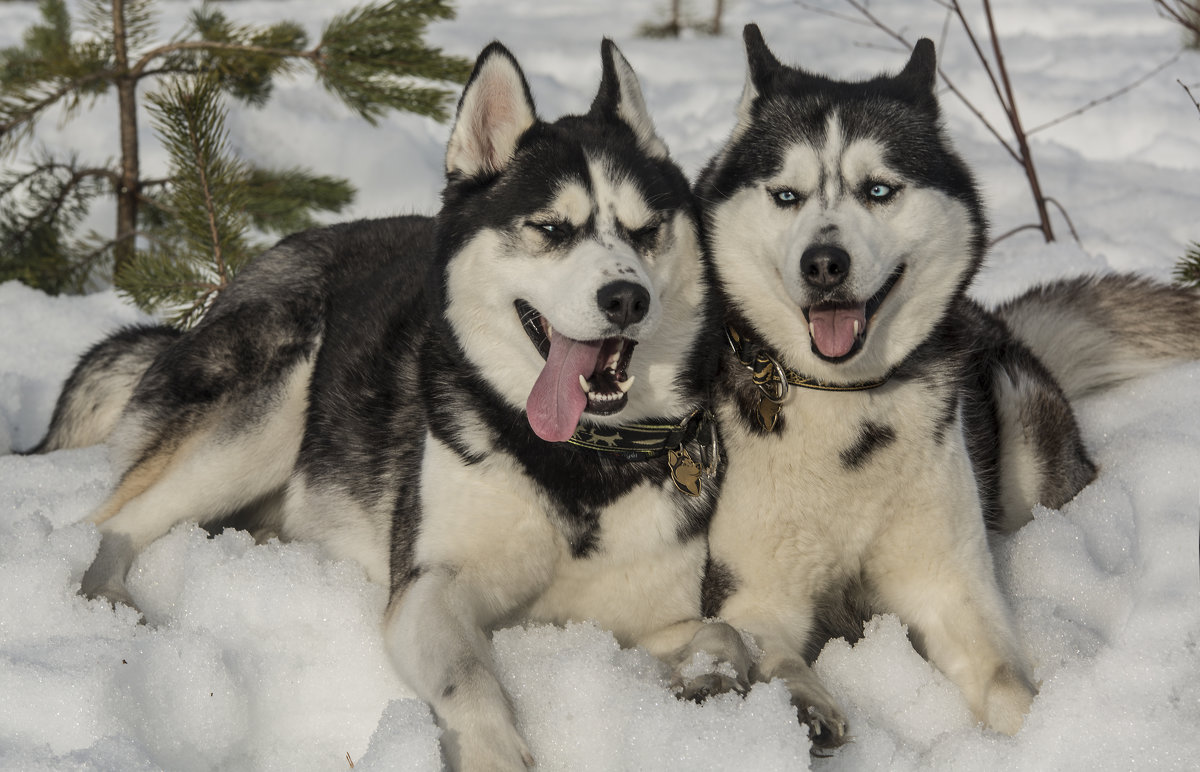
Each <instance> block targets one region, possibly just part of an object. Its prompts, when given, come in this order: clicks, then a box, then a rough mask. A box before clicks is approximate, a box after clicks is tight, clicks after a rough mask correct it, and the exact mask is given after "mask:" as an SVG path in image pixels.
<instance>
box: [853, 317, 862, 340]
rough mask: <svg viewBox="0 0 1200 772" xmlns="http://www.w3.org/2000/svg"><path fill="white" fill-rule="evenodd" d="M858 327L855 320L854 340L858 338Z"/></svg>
mask: <svg viewBox="0 0 1200 772" xmlns="http://www.w3.org/2000/svg"><path fill="white" fill-rule="evenodd" d="M860 326H861V325H859V323H858V320H857V319H855V320H854V337H856V338H857V337H858V330H859V328H860Z"/></svg>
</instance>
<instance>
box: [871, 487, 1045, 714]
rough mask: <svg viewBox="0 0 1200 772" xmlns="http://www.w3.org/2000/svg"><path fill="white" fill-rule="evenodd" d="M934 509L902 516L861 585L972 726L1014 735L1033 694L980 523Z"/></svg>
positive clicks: (970, 513) (975, 517) (972, 513)
mask: <svg viewBox="0 0 1200 772" xmlns="http://www.w3.org/2000/svg"><path fill="white" fill-rule="evenodd" d="M929 489H930V490H932V491H939V492H944V491H946V490H947V488H945V487H942V486H941V485H938V484H932V485H930V486H929ZM938 506H939V505H938V504H937V503H935V502H932V501H931V502H929V503H928V504H927V505H926V506H925V507H924V508H922V507H916V508H915V509H914V510H909V511H908V513H907V515H908V516H906V517H905V518H903V520H902V521H901V523H902V524H901V525H898V526H894V527H892V528H890V529H889V531H888V532H887V533H885V534H883V535H881V537H880V538H879V539H878V542H877V544H876V546H875V548H874V549H873V552H872V554H871V555H870V557H869V559H868V560H867V561H866V565H865V573H866V576H867V579H868V581H869V582H870V583H871V586H872V587H873V588H874V589H875V590H876V592H877V593H878V597H879V599H880V601H881V602H882V604H883V606H884V607H885V608H887V609H889V610H891V611H895V612H896V613H897V614H898V615H899V616H900V619H901V620H903V621H904V622H905V623H906V624H907V625H908V626H909V630H910V633H911V634H912V635H913V638H914V643H915V644H916V645H918V646H919V647H920V648H921V649H923V653H924V654H925V656H926V657H927V658H928V659H929V660H930V661H931V662H932V663H933V664H934V665H936V666H937V667H938V668H939V669H941V671H942V672H943V673H945V674H946V675H947V676H948V677H949V678H950V680H951V681H953V682H954V683H955V684H957V685H958V687H959V688H960V689H962V692H963V694H964V696H965V697H966V699H967V703H968V704H969V705H970V707H971V711H972V712H973V713H974V714H975V716H976V718H977V719H978V720H980V721H982V722H983V723H984V724H985V725H986V726H988V727H989V728H991V729H995V730H996V731H999V732H1003V733H1005V734H1009V735H1011V734H1015V733H1016V732H1017V730H1019V729H1020V728H1021V725H1022V724H1023V723H1024V720H1025V714H1026V713H1027V712H1028V711H1029V706H1030V704H1031V703H1032V701H1033V696H1034V690H1033V687H1032V686H1031V685H1030V682H1029V680H1028V678H1027V677H1026V676H1025V669H1024V667H1023V665H1022V664H1021V662H1020V658H1019V657H1018V656H1017V646H1016V643H1015V640H1016V639H1015V636H1014V635H1013V633H1012V631H1011V629H1010V624H1009V621H1008V614H1007V609H1006V607H1005V604H1004V600H1003V598H1002V597H1001V595H1000V590H999V588H998V587H997V585H996V581H995V575H994V573H993V568H992V560H991V554H990V553H989V552H988V547H987V541H986V536H985V533H984V525H983V518H982V516H981V514H980V513H979V511H978V504H976V506H975V508H974V510H972V509H971V508H970V507H964V509H960V510H959V513H960V514H958V515H955V514H954V513H948V512H945V511H941V512H936V511H935V510H936V509H937V507H938ZM964 510H965V512H966V513H967V514H961V513H962V512H963V511H964Z"/></svg>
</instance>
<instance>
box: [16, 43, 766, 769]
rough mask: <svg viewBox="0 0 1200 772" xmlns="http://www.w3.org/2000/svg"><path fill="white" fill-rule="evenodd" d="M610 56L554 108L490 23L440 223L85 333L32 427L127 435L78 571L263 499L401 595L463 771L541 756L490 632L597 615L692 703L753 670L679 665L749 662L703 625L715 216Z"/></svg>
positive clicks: (403, 651) (404, 626) (424, 685)
mask: <svg viewBox="0 0 1200 772" xmlns="http://www.w3.org/2000/svg"><path fill="white" fill-rule="evenodd" d="M602 59H603V75H602V80H601V84H600V89H599V93H598V94H597V96H596V98H595V101H594V102H593V104H592V107H591V110H590V111H589V112H588V113H587V114H586V115H583V116H568V117H564V118H561V119H559V120H558V121H556V122H553V123H547V122H544V121H542V120H540V119H539V118H538V117H537V115H536V113H535V110H534V105H533V102H532V99H531V97H530V93H529V88H528V85H527V84H526V81H525V77H524V75H523V73H522V71H521V69H520V67H519V66H518V64H517V62H516V60H515V59H514V58H513V56H512V55H511V54H510V53H509V51H508V50H506V49H505V48H504V47H503V46H501V45H500V44H498V43H493V44H492V45H490V46H489V47H488V48H486V49H485V50H484V51H483V53H482V54H481V55H480V57H479V59H478V61H477V63H476V65H475V69H474V72H473V74H472V75H471V77H470V80H469V81H468V83H467V86H466V88H465V90H464V93H463V96H462V99H461V101H460V103H459V107H458V113H457V117H456V122H455V125H454V128H453V130H452V133H451V136H450V140H449V145H448V148H447V151H446V161H445V163H446V176H447V184H446V188H445V192H444V194H443V203H444V205H443V208H442V210H441V212H440V214H439V215H438V216H437V219H436V222H435V221H433V220H430V219H429V218H423V217H401V218H395V219H389V220H378V221H368V222H357V223H351V224H347V225H340V226H334V227H330V228H325V229H322V230H315V231H310V232H307V233H303V234H300V235H297V236H293V237H290V238H288V239H285V240H284V241H282V242H281V243H280V244H279V245H278V246H276V247H275V248H273V249H271V250H270V251H268V252H266V253H265V254H263V255H262V256H261V257H260V258H259V259H258V260H256V261H255V262H254V263H253V264H252V265H251V266H249V267H248V268H247V269H246V270H245V271H244V272H243V273H242V274H241V275H240V276H239V277H238V279H237V281H236V282H235V283H234V284H233V285H232V286H231V287H229V288H228V289H227V290H226V291H225V292H224V293H222V295H221V296H220V297H219V299H218V300H217V301H216V303H215V304H214V305H213V307H212V308H211V310H210V311H209V312H208V313H207V314H206V316H205V317H204V319H203V320H202V321H201V322H200V323H199V324H198V325H197V326H196V327H195V328H194V329H193V330H191V331H189V332H187V333H184V334H183V335H181V336H172V335H170V334H169V333H165V332H163V331H161V330H159V329H157V328H142V329H140V330H132V331H127V332H124V333H120V334H118V335H117V336H116V337H114V338H112V339H110V340H109V341H106V342H105V343H102V344H101V345H100V346H98V347H96V348H94V349H93V350H92V351H91V352H89V354H88V355H87V356H86V357H85V359H84V361H83V362H82V363H81V364H80V365H79V366H78V368H77V370H76V372H75V374H74V375H73V376H72V378H71V380H70V381H68V384H67V390H66V393H64V394H63V395H62V397H61V398H60V404H59V409H58V410H57V411H56V413H55V417H54V425H53V426H52V427H51V430H50V434H49V436H48V437H47V440H46V442H44V443H43V445H42V446H41V447H40V449H41V450H43V451H47V450H52V449H54V448H55V447H61V446H64V445H68V444H70V442H71V441H72V438H95V437H98V436H102V435H104V434H106V433H108V431H109V430H110V429H111V431H112V438H111V444H112V446H113V447H114V449H115V451H116V459H117V463H118V465H119V468H120V469H121V470H122V474H121V479H120V482H119V484H118V485H117V487H116V489H115V491H114V492H113V494H112V495H111V497H110V498H109V499H108V501H107V502H105V503H104V504H103V505H102V506H101V507H100V508H99V509H98V511H97V512H96V513H95V514H94V515H93V516H92V517H91V520H92V522H94V523H96V524H97V525H98V526H99V529H100V532H101V535H102V538H101V546H100V551H99V554H98V556H97V558H96V560H95V562H94V563H93V565H92V566H91V568H90V569H89V570H88V571H87V573H86V574H85V576H84V579H83V588H82V589H83V592H85V593H87V594H88V595H92V596H104V597H106V598H109V599H111V600H114V601H121V602H126V603H130V602H131V599H130V597H129V594H128V592H127V591H126V588H125V576H126V573H127V571H128V569H129V567H130V564H131V561H132V560H133V559H134V557H135V555H136V554H137V553H138V551H139V550H141V549H142V548H143V547H145V546H146V545H147V544H148V543H149V542H151V541H152V540H154V539H156V538H158V537H159V536H161V535H162V534H164V533H165V532H166V531H167V530H168V529H169V528H170V527H171V526H172V525H174V524H175V523H177V522H180V521H182V520H185V519H186V520H196V521H200V522H208V523H212V522H214V521H219V520H221V519H223V518H226V517H228V516H231V515H236V516H239V517H243V518H246V519H253V518H257V526H258V527H260V528H267V529H270V530H272V531H274V532H278V533H279V534H280V535H281V536H282V537H284V538H288V539H307V540H314V541H317V542H319V543H321V544H323V545H325V547H326V548H327V549H328V551H329V552H330V553H331V554H332V555H334V556H338V557H347V558H352V559H355V560H358V561H360V562H361V563H362V564H363V565H364V566H365V568H366V571H367V573H368V574H369V575H370V576H371V577H372V578H373V579H375V580H377V581H379V582H381V583H383V584H385V585H387V586H389V587H390V590H391V601H390V604H389V607H388V611H387V617H386V621H385V627H384V635H385V638H386V645H387V647H388V650H389V652H390V655H391V657H392V659H393V661H394V662H395V665H396V667H397V668H398V670H399V671H400V673H401V675H402V676H403V678H404V680H405V681H406V682H407V683H408V684H410V685H411V687H412V688H413V689H414V690H415V691H416V692H417V694H418V695H419V696H421V697H422V698H423V699H425V700H427V701H428V702H429V703H430V704H431V705H432V707H433V709H434V712H435V713H436V715H437V717H438V720H439V722H440V723H441V724H442V726H443V727H444V729H445V731H444V734H443V744H444V749H445V751H446V753H447V757H448V760H449V762H450V765H451V766H452V767H453V768H455V769H472V770H473V769H523V768H524V767H525V766H526V765H529V764H532V763H533V759H532V757H531V755H530V751H529V749H528V747H527V746H526V743H525V741H524V740H523V739H522V737H521V735H520V734H519V732H518V731H517V728H516V724H515V720H514V716H513V711H512V708H511V707H510V704H509V702H508V699H507V697H506V696H505V694H504V692H503V691H502V689H501V686H500V684H499V682H498V680H497V678H496V676H495V674H494V672H493V665H492V661H491V654H490V649H489V642H488V633H489V631H490V630H492V629H493V628H496V627H499V626H503V625H509V624H513V623H519V622H523V621H547V622H565V621H567V620H576V619H591V620H595V621H596V622H598V623H599V624H600V625H602V626H604V627H606V628H608V629H610V630H612V631H613V632H614V634H615V635H616V637H617V639H618V640H619V641H620V642H621V643H622V644H625V645H641V646H644V647H646V648H647V649H648V650H649V651H650V652H652V653H654V654H656V655H657V656H659V657H660V658H662V659H663V660H664V661H665V662H666V663H668V664H669V665H671V666H675V671H674V683H675V685H676V686H677V687H678V689H679V690H680V691H682V692H683V694H684V695H685V696H693V697H695V696H703V694H704V693H706V692H707V691H709V690H712V689H727V688H738V687H739V686H742V687H744V685H745V684H744V683H743V684H739V683H738V681H739V679H738V678H737V677H730V676H727V675H722V674H717V673H710V674H708V675H701V676H698V677H693V678H692V680H691V681H688V682H685V681H684V675H683V670H682V665H683V664H684V663H686V662H687V661H688V660H690V659H691V657H692V654H693V653H695V652H696V651H700V650H704V651H706V652H708V654H710V655H712V656H714V657H715V658H716V659H718V660H720V661H724V662H728V663H729V664H731V665H733V666H734V668H735V671H736V672H737V673H745V672H746V671H747V670H748V669H749V666H750V662H749V660H750V654H749V653H748V651H747V650H746V649H745V648H744V644H743V642H742V639H741V637H740V636H739V635H738V633H737V632H736V631H735V630H733V629H732V628H730V627H728V626H727V625H723V624H720V623H705V622H702V621H701V618H700V599H701V581H702V577H703V572H704V567H705V563H706V560H707V544H706V538H705V531H706V529H707V526H708V522H709V520H710V518H711V515H712V513H713V510H714V507H715V504H716V498H717V496H716V492H717V483H718V482H719V480H718V478H719V476H720V469H719V467H718V464H717V458H716V448H715V439H714V438H715V434H714V429H713V422H712V416H711V414H709V413H708V412H707V411H706V408H705V394H706V388H707V383H708V381H709V380H710V379H711V376H712V371H713V367H714V366H715V359H714V356H713V352H714V351H715V350H716V348H715V343H714V341H713V340H710V338H712V337H713V336H714V335H716V334H719V327H718V326H717V325H716V324H715V321H716V317H715V315H714V313H713V311H714V310H715V298H714V297H713V295H712V293H711V290H710V281H709V279H708V276H707V272H706V269H705V267H704V265H703V263H702V260H701V256H700V250H699V235H698V221H697V213H696V211H695V206H694V203H693V199H692V197H691V193H690V190H689V187H688V183H687V180H686V179H685V177H684V175H683V174H682V172H681V171H680V170H679V168H678V167H677V166H676V165H675V164H674V163H673V162H672V161H671V160H670V158H669V157H668V153H667V149H666V146H665V145H664V144H663V142H662V141H661V140H660V139H659V138H658V136H657V135H656V133H655V131H654V127H653V124H652V123H651V121H650V118H649V117H648V115H647V112H646V109H645V105H644V103H643V99H642V95H641V91H640V87H639V85H638V81H637V78H636V76H635V74H634V72H633V70H632V69H631V68H630V67H629V64H628V63H627V62H626V61H625V59H624V57H622V56H621V54H620V52H619V51H618V50H617V48H616V46H615V45H613V44H612V42H611V41H607V40H606V41H605V42H604V44H603V46H602ZM139 369H140V370H141V371H143V372H144V374H141V375H140V378H134V377H132V376H131V375H130V373H138V372H139ZM134 382H136V385H132V384H133V383H134ZM130 394H131V396H130ZM125 399H128V405H127V406H126V407H125V409H124V412H123V413H121V415H120V418H119V420H117V421H116V424H115V427H110V426H109V424H110V423H111V419H108V418H106V416H111V415H112V410H111V409H108V407H107V406H110V405H111V403H112V402H114V401H116V402H120V401H122V400H125ZM102 408H103V409H102ZM93 417H94V418H93ZM106 421H107V423H106ZM89 422H91V425H86V424H89ZM80 424H85V425H84V426H80ZM720 669H721V671H722V673H728V670H727V669H725V668H720ZM689 672H690V668H689Z"/></svg>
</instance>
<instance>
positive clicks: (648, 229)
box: [629, 223, 661, 249]
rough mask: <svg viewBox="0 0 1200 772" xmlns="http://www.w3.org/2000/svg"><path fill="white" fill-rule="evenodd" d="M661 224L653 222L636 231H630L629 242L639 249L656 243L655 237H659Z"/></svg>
mask: <svg viewBox="0 0 1200 772" xmlns="http://www.w3.org/2000/svg"><path fill="white" fill-rule="evenodd" d="M660 226H661V224H660V223H651V224H650V225H645V226H642V227H641V228H638V229H637V230H635V231H629V242H630V243H631V244H632V245H633V246H635V247H637V248H638V249H648V248H649V247H651V246H653V245H654V241H655V239H657V238H658V229H659V227H660Z"/></svg>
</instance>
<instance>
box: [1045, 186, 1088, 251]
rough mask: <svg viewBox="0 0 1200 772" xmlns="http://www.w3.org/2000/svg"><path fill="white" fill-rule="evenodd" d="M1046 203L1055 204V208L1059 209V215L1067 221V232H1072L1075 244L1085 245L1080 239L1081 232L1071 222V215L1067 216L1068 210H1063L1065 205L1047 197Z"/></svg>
mask: <svg viewBox="0 0 1200 772" xmlns="http://www.w3.org/2000/svg"><path fill="white" fill-rule="evenodd" d="M1046 203H1047V204H1054V208H1055V209H1057V210H1058V213H1059V214H1061V215H1062V216H1063V219H1064V220H1066V221H1067V230H1069V231H1071V238H1073V239H1075V243H1076V244H1081V243H1083V242H1082V241H1080V239H1079V231H1077V230H1075V223H1073V222H1071V215H1069V214H1067V210H1066V209H1064V208H1063V205H1062V204H1060V203H1058V199H1055V198H1051V197H1049V196H1047V197H1046Z"/></svg>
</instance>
